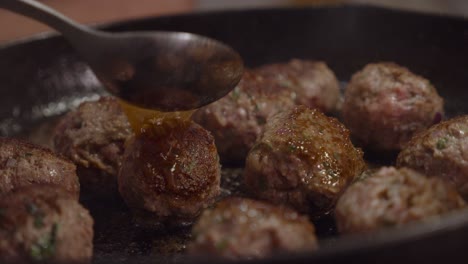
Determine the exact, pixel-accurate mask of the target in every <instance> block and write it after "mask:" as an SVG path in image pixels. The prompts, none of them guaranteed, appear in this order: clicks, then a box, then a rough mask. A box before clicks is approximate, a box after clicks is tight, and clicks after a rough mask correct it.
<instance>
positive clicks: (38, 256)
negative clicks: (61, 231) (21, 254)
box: [30, 223, 58, 261]
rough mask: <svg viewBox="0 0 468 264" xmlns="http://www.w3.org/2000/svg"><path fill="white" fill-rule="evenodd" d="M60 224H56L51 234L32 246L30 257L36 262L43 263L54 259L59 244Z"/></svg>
mask: <svg viewBox="0 0 468 264" xmlns="http://www.w3.org/2000/svg"><path fill="white" fill-rule="evenodd" d="M57 232H58V224H57V223H54V225H53V226H52V228H51V230H50V233H48V234H46V235H45V236H43V237H41V238H39V239H38V240H37V241H36V243H34V244H32V245H31V249H30V255H31V258H32V259H33V260H35V261H43V260H47V259H50V258H52V257H53V256H54V255H55V251H56V246H57V245H56V244H57Z"/></svg>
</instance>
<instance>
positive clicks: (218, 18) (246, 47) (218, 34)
mask: <svg viewBox="0 0 468 264" xmlns="http://www.w3.org/2000/svg"><path fill="white" fill-rule="evenodd" d="M105 28H107V29H110V30H115V31H120V30H176V31H187V32H194V33H198V34H202V35H207V36H210V37H213V38H216V39H219V40H221V41H224V42H226V43H228V44H229V45H231V46H233V47H234V48H235V49H237V50H238V51H239V52H240V54H241V55H242V57H243V58H244V60H245V63H246V65H247V66H257V65H261V64H265V63H271V62H279V61H286V60H288V59H290V58H295V57H297V58H304V59H319V60H325V61H326V62H327V63H328V65H329V66H330V67H331V68H332V69H333V70H334V71H335V73H336V74H337V76H338V77H339V79H340V80H342V81H347V80H348V79H349V78H350V76H351V74H352V73H354V72H355V71H357V70H359V69H360V68H362V67H363V66H364V65H365V64H366V63H369V62H375V61H394V62H396V63H399V64H401V65H404V66H407V67H408V68H410V69H411V70H412V71H414V72H416V73H418V74H420V75H423V76H425V77H427V78H428V79H430V80H431V81H432V82H433V84H435V86H436V87H437V88H438V90H439V93H440V94H441V95H442V96H443V97H444V98H445V100H446V109H447V113H448V115H449V116H454V115H458V114H462V113H468V92H467V91H466V89H467V88H468V20H464V19H461V18H451V17H443V16H436V15H427V14H418V13H411V12H402V11H395V10H386V9H381V8H375V7H368V6H336V7H321V8H302V9H268V10H243V11H222V12H212V13H201V14H189V15H181V16H170V17H160V18H148V19H143V20H137V21H130V22H122V23H117V24H113V25H110V26H106V27H105ZM102 93H103V90H102V88H101V86H100V85H99V83H98V82H97V80H96V78H95V77H94V75H93V74H92V73H91V72H90V71H89V69H88V68H87V66H86V65H85V64H83V63H82V62H81V61H80V59H79V58H78V57H77V56H76V55H75V54H74V53H73V51H72V50H71V49H70V47H69V45H68V44H67V43H66V42H65V41H64V40H63V39H62V38H61V37H45V36H43V37H40V38H35V39H29V40H26V41H22V42H17V43H13V44H9V45H5V46H3V47H1V48H0V100H1V104H0V135H2V136H24V135H27V134H28V133H30V132H31V131H33V130H37V129H38V127H39V129H40V127H41V126H40V125H41V124H44V122H46V123H47V122H49V120H50V119H51V118H53V117H56V116H58V115H60V114H62V113H64V112H65V111H67V110H68V109H70V108H71V107H74V106H76V105H77V104H79V103H80V102H81V101H82V100H86V99H92V98H96V95H97V94H102ZM83 202H84V203H85V204H86V203H88V204H91V211H92V212H94V214H95V215H94V217H95V220H96V238H95V262H96V263H116V262H128V263H158V262H172V261H174V260H181V261H187V262H192V263H193V262H200V263H204V262H205V260H206V259H184V258H183V257H182V256H180V255H178V254H169V255H170V257H167V255H165V254H162V255H161V254H160V252H159V253H158V252H157V250H156V249H157V248H158V247H159V246H164V245H165V244H166V241H168V240H166V239H169V240H170V239H173V240H176V242H175V243H176V244H177V243H178V241H179V240H180V241H183V240H184V239H186V238H187V237H186V236H185V235H184V234H182V235H181V233H184V232H185V231H186V230H183V231H180V230H179V231H171V232H174V233H176V234H175V235H174V234H173V233H170V232H169V233H165V234H163V233H161V232H159V233H158V232H156V233H151V232H147V231H144V230H140V229H139V228H138V227H130V228H129V226H130V221H129V220H128V213H127V211H126V209H125V207H124V206H122V205H121V204H119V203H118V202H117V203H116V204H107V205H95V204H93V203H90V201H86V199H84V201H83ZM109 208H111V209H109ZM106 210H108V211H110V212H111V213H105V214H102V213H101V214H100V213H99V212H103V211H104V212H105V211H106ZM122 223H123V224H122ZM325 233H326V232H325ZM153 235H154V236H159V237H162V238H161V239H159V240H158V239H156V240H155V239H152V236H153ZM467 237H468V211H467V210H464V211H461V212H459V213H455V214H453V215H447V216H444V217H443V218H441V219H440V220H438V221H433V222H430V223H424V224H415V225H409V226H407V227H404V228H400V229H392V230H387V231H381V232H377V233H375V234H372V235H368V236H349V237H342V238H336V237H333V236H332V237H329V238H327V239H324V240H323V241H322V243H321V244H322V248H321V249H320V250H319V251H318V252H316V253H314V254H295V255H282V256H277V257H275V258H273V259H268V260H263V261H255V262H254V263H329V262H333V263H348V262H353V263H395V262H397V261H405V262H407V261H425V262H435V261H444V262H449V261H458V260H460V259H466V258H467V257H468V243H467V242H466V240H467ZM180 241H179V242H180ZM155 250H156V251H155ZM176 251H177V250H176ZM171 252H172V251H171ZM211 261H215V260H213V259H211ZM221 262H222V261H220V263H221Z"/></svg>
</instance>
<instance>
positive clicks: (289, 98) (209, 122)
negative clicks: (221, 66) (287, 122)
mask: <svg viewBox="0 0 468 264" xmlns="http://www.w3.org/2000/svg"><path fill="white" fill-rule="evenodd" d="M294 98H295V93H294V91H292V90H289V89H284V88H283V87H281V86H279V85H278V84H277V83H275V82H273V81H272V80H270V79H265V78H263V77H262V76H260V75H258V74H256V73H253V72H249V71H246V72H245V73H244V76H243V78H242V80H241V81H240V83H239V84H238V85H237V87H236V88H234V90H233V91H232V92H230V93H229V94H228V95H226V96H225V97H223V98H222V99H220V100H218V101H216V102H214V103H212V104H210V105H208V106H206V107H204V108H201V109H200V110H198V111H197V112H196V113H195V114H194V117H193V119H194V121H195V122H197V123H199V124H200V125H202V126H203V127H204V128H206V129H207V130H209V131H210V132H211V133H212V134H213V136H214V137H215V142H216V147H217V149H218V152H219V155H220V157H221V159H222V160H223V162H229V163H234V164H240V163H244V161H245V157H246V156H247V153H248V151H249V149H250V148H251V147H252V145H253V144H254V142H255V140H256V139H257V137H258V136H259V135H260V134H261V133H262V132H263V127H264V125H265V123H266V120H267V119H268V118H269V117H270V116H272V115H273V114H275V113H277V112H279V111H281V110H283V109H286V108H289V107H292V106H294V105H295V103H294Z"/></svg>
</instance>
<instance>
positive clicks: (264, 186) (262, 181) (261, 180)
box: [258, 175, 268, 192]
mask: <svg viewBox="0 0 468 264" xmlns="http://www.w3.org/2000/svg"><path fill="white" fill-rule="evenodd" d="M258 189H259V191H261V192H264V191H266V190H268V183H267V179H266V177H265V176H262V175H260V176H259V177H258Z"/></svg>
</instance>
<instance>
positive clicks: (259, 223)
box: [188, 197, 318, 259]
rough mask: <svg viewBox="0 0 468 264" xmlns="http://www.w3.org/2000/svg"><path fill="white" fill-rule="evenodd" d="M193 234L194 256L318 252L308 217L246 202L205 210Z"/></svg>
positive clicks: (230, 200) (190, 249)
mask: <svg viewBox="0 0 468 264" xmlns="http://www.w3.org/2000/svg"><path fill="white" fill-rule="evenodd" d="M192 233H193V237H194V239H193V241H192V243H191V244H189V245H188V252H189V253H190V254H209V255H211V256H213V255H215V256H221V257H226V258H232V259H238V258H261V257H266V256H269V255H273V254H278V253H280V252H300V251H314V250H316V249H317V248H318V243H317V238H316V236H315V228H314V226H313V224H312V223H310V222H309V220H308V219H307V217H305V216H301V215H299V214H298V213H296V212H295V211H293V210H291V209H289V208H286V207H281V206H274V205H270V204H267V203H264V202H260V201H254V200H250V199H245V198H234V197H231V198H227V199H225V200H223V201H221V202H219V203H218V204H216V206H215V208H213V209H208V210H205V211H204V212H203V214H202V215H201V217H200V219H199V220H198V222H197V223H196V224H195V225H194V227H193V229H192Z"/></svg>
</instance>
